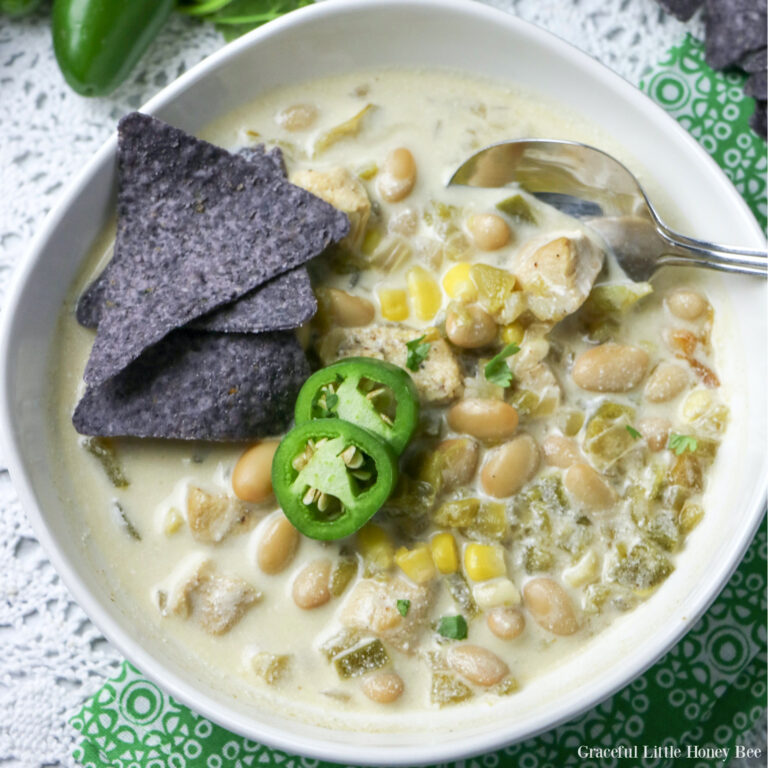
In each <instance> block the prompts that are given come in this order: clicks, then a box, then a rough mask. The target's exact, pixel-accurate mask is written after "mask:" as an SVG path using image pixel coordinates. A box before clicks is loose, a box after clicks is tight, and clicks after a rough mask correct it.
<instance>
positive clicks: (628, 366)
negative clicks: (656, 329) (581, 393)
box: [572, 343, 648, 392]
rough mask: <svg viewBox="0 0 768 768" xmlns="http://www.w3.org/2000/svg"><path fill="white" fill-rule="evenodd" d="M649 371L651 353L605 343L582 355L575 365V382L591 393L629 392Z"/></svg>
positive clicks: (637, 348)
mask: <svg viewBox="0 0 768 768" xmlns="http://www.w3.org/2000/svg"><path fill="white" fill-rule="evenodd" d="M647 370H648V353H647V352H646V351H645V350H644V349H640V348H639V347H630V346H627V345H624V344H613V343H610V344H601V345H600V346H599V347H593V348H592V349H588V350H587V351H586V352H582V353H581V354H580V355H578V357H577V358H576V360H575V362H574V364H573V373H572V375H573V380H574V382H575V383H576V384H577V385H578V386H579V387H581V388H582V389H586V390H589V391H590V392H629V390H630V389H634V388H635V387H636V386H637V385H638V384H639V383H640V382H641V381H642V379H643V377H644V376H645V372H646V371H647Z"/></svg>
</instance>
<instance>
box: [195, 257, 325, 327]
mask: <svg viewBox="0 0 768 768" xmlns="http://www.w3.org/2000/svg"><path fill="white" fill-rule="evenodd" d="M315 312H317V299H316V298H315V294H314V292H313V291H312V284H311V282H310V280H309V273H308V272H307V270H306V269H304V267H299V268H298V269H292V270H291V271H290V272H286V273H285V274H284V275H280V277H276V278H274V279H273V280H270V281H269V282H268V283H265V284H264V285H262V286H261V287H260V288H257V289H256V290H255V291H251V292H250V293H247V294H246V295H245V296H243V297H242V298H241V299H238V300H237V301H235V302H232V303H231V304H225V305H224V306H223V307H220V308H219V309H215V310H214V311H213V312H212V313H211V314H209V315H205V316H204V317H201V318H198V319H197V320H193V321H192V322H191V323H189V325H188V327H190V328H196V329H199V330H206V331H218V332H220V333H263V332H265V331H287V330H289V329H290V328H298V327H299V326H300V325H303V324H304V323H306V322H308V321H309V320H311V319H312V317H314V314H315Z"/></svg>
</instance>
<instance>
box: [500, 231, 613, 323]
mask: <svg viewBox="0 0 768 768" xmlns="http://www.w3.org/2000/svg"><path fill="white" fill-rule="evenodd" d="M604 259H605V253H604V252H603V251H602V249H601V248H599V247H598V246H597V244H596V243H595V242H594V241H593V240H591V239H590V238H589V237H587V236H586V235H584V234H583V233H581V232H573V233H568V234H565V235H563V236H561V237H558V238H555V239H554V240H552V239H549V240H548V241H547V242H544V243H542V241H541V239H540V238H537V239H535V240H533V241H531V242H530V243H528V244H527V245H526V246H525V248H523V250H522V251H521V253H520V255H519V256H518V259H517V264H516V266H515V276H516V277H517V280H518V282H519V283H520V285H521V286H522V288H523V291H524V292H525V294H526V299H527V305H528V309H530V311H531V312H532V313H533V314H534V315H535V316H536V317H537V318H538V319H539V320H543V321H546V322H552V323H556V322H558V321H560V320H562V319H563V318H564V317H565V316H566V315H570V314H572V313H573V312H575V311H576V310H577V309H578V308H579V307H580V306H581V305H582V304H583V303H584V302H585V301H586V298H587V296H589V292H590V291H591V290H592V284H593V283H594V282H595V279H596V278H597V275H598V274H599V272H600V270H601V268H602V266H603V260H604Z"/></svg>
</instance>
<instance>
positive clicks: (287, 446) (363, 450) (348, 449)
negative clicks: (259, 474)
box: [272, 419, 397, 541]
mask: <svg viewBox="0 0 768 768" xmlns="http://www.w3.org/2000/svg"><path fill="white" fill-rule="evenodd" d="M396 480H397V457H396V456H395V454H394V452H393V451H392V449H391V448H390V447H389V445H387V444H386V443H385V442H383V441H382V440H380V439H379V438H378V437H377V436H376V435H374V434H373V433H371V432H369V431H368V430H366V429H363V428H362V427H358V426H357V425H355V424H350V423H349V422H347V421H342V420H341V419H318V420H317V421H310V422H307V423H306V424H301V425H300V426H297V427H295V428H294V429H292V430H291V431H290V432H289V433H288V434H287V435H286V436H285V437H284V438H283V440H282V442H281V443H280V445H279V446H278V448H277V451H276V452H275V456H274V459H273V460H272V487H273V489H274V492H275V496H276V497H277V501H278V503H279V504H280V506H281V507H282V510H283V512H284V513H285V516H286V517H287V518H288V519H289V520H290V521H291V523H293V525H294V526H295V527H296V528H297V529H298V530H299V531H301V532H302V533H303V534H304V535H306V536H309V537H310V538H312V539H321V540H325V541H329V540H332V539H341V538H344V537H345V536H349V535H351V534H353V533H354V532H355V531H357V530H358V529H359V528H361V527H362V526H363V525H365V523H367V522H368V520H369V519H370V518H371V517H372V516H373V515H374V513H375V512H376V511H377V510H378V509H379V508H380V507H381V506H382V504H384V502H385V501H386V500H387V498H388V497H389V494H390V493H391V492H392V489H393V488H394V486H395V482H396Z"/></svg>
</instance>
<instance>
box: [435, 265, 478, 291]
mask: <svg viewBox="0 0 768 768" xmlns="http://www.w3.org/2000/svg"><path fill="white" fill-rule="evenodd" d="M471 268H472V265H471V264H470V263H469V262H467V261H462V262H460V263H459V264H456V266H453V267H451V268H450V269H449V270H448V271H447V272H446V273H445V275H443V289H444V290H445V292H446V293H447V294H448V295H449V296H450V297H451V298H452V299H463V300H464V301H474V300H475V299H476V298H477V288H476V287H475V284H474V283H473V282H472V281H471V280H470V278H469V270H470V269H471Z"/></svg>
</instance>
